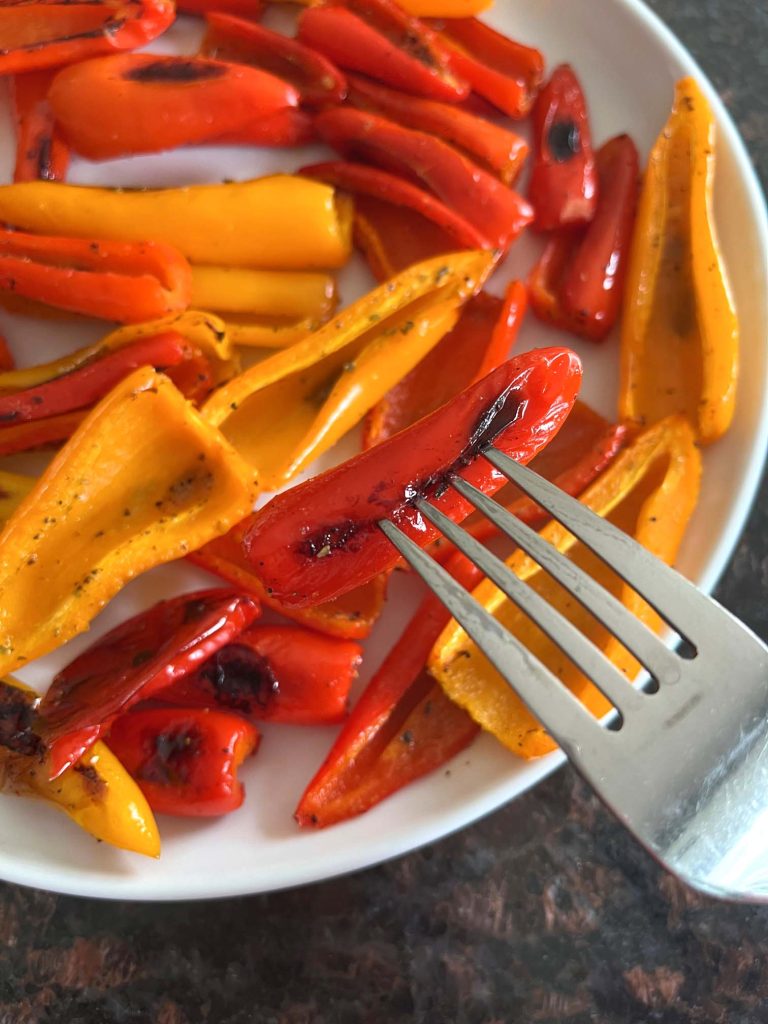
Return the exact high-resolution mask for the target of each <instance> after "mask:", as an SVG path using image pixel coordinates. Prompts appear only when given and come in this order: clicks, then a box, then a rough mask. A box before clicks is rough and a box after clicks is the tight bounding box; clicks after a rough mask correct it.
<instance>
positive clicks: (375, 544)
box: [243, 349, 581, 608]
mask: <svg viewBox="0 0 768 1024" xmlns="http://www.w3.org/2000/svg"><path fill="white" fill-rule="evenodd" d="M580 381H581V364H580V362H579V360H578V357H577V356H576V355H575V354H574V353H573V352H570V351H569V350H568V349H540V350H538V351H536V352H528V353H525V354H524V355H522V356H517V357H516V358H514V359H511V360H510V361H509V362H506V363H503V364H502V365H501V366H500V367H498V368H497V369H496V370H494V371H493V372H492V373H490V374H489V375H488V376H487V377H484V378H483V379H482V380H481V381H478V382H477V383H476V384H473V385H472V386H471V387H469V388H467V389H466V390H465V391H463V392H461V394H459V395H457V396H456V398H454V399H453V401H451V402H449V403H448V404H447V405H444V406H443V407H442V408H441V409H438V410H437V411H436V412H433V413H432V414H431V415H429V416H426V417H425V418H424V419H422V420H420V421H419V422H418V423H416V424H414V425H413V426H412V427H410V428H408V429H407V430H403V431H401V432H400V433H399V434H396V435H395V436H394V437H391V438H390V439H389V440H388V441H384V442H383V443H382V444H380V445H377V446H376V447H375V448H370V449H369V450H368V451H366V452H362V453H361V454H360V455H358V456H356V457H355V458H353V459H350V460H349V461H348V462H345V463H342V464H341V465H340V466H337V467H335V468H334V469H331V470H329V471H327V472H325V473H322V474H321V475H319V476H317V477H314V478H313V479H311V480H308V481H306V482H305V483H303V484H300V485H299V486H298V487H294V488H292V489H291V490H288V491H284V492H283V493H282V494H280V495H278V496H277V497H275V498H273V499H272V501H270V502H269V504H268V505H266V506H265V507H264V508H263V509H261V510H260V511H259V512H256V513H254V515H253V516H252V517H250V519H249V521H248V526H247V527H246V531H245V534H244V538H243V547H244V551H245V556H246V558H248V560H249V561H250V562H251V564H252V565H253V568H254V571H255V572H256V574H257V575H258V576H259V578H260V579H261V581H262V583H263V584H264V585H265V586H266V587H271V588H272V591H273V594H274V596H275V597H277V598H278V600H280V601H282V602H283V603H284V604H286V605H289V606H293V607H298V608H300V607H307V606H308V605H312V604H316V603H318V602H319V601H328V600H331V599H332V598H333V597H337V596H338V595H339V594H343V593H346V592H347V591H348V590H351V589H352V588H353V587H356V586H360V585H361V584H362V583H364V582H365V581H366V580H368V579H371V577H373V576H375V575H377V574H378V573H380V572H385V571H387V570H388V569H391V568H392V567H393V566H394V565H395V564H396V562H397V559H398V554H397V551H396V550H395V548H394V547H393V546H392V545H391V544H390V542H389V541H388V540H387V538H386V537H385V535H384V533H383V532H382V531H381V529H380V528H379V526H378V522H379V520H381V519H388V520H390V522H393V523H394V524H395V525H396V526H397V527H399V529H400V530H401V531H402V532H403V533H405V534H406V535H407V536H408V537H410V538H411V539H413V540H415V541H416V543H418V544H419V545H421V546H422V547H423V546H425V545H426V544H429V543H430V542H431V541H432V540H434V538H435V536H436V535H437V531H436V530H435V528H434V527H433V526H432V525H431V524H429V523H427V522H426V520H425V519H424V517H423V516H422V515H421V513H420V512H419V511H418V509H417V508H416V507H415V499H416V498H425V499H428V500H431V501H432V502H433V504H434V505H435V506H437V507H439V508H440V509H441V510H442V511H443V513H444V514H446V515H447V516H449V518H451V519H453V520H454V521H456V522H459V521H461V520H462V519H464V518H465V517H466V516H467V515H468V514H469V512H470V511H471V507H470V506H469V505H468V504H467V502H466V501H465V500H464V499H463V498H462V497H461V496H460V495H459V494H458V492H456V491H454V490H453V489H452V488H451V487H450V486H449V483H448V481H449V480H450V476H451V474H453V473H456V474H458V475H459V476H461V477H462V478H463V479H466V480H469V481H470V482H471V483H472V484H474V485H475V486H476V487H479V488H480V489H481V490H482V491H484V492H485V493H487V494H492V493H494V492H495V491H496V490H498V489H499V487H500V486H501V485H502V483H503V482H504V478H503V477H502V476H501V474H499V473H498V472H497V471H496V470H495V469H494V468H493V467H492V466H491V464H490V463H489V462H488V461H487V460H486V459H484V458H482V455H481V454H480V453H481V451H482V449H483V448H484V447H485V446H487V445H489V444H491V443H493V444H494V445H496V446H497V447H498V448H499V449H501V450H502V451H505V452H507V453H508V454H509V455H511V457H512V458H514V459H517V460H518V461H520V462H528V461H530V459H532V458H533V456H534V455H536V453H537V452H538V451H539V450H540V449H541V448H543V447H544V446H545V445H546V443H547V442H548V441H549V440H550V438H551V437H553V436H554V434H555V433H556V432H557V430H558V429H559V427H560V425H561V424H562V422H563V420H564V419H565V417H566V416H567V414H568V411H569V410H570V407H571V405H572V404H573V402H574V400H575V398H576V392H577V391H578V388H579V384H580Z"/></svg>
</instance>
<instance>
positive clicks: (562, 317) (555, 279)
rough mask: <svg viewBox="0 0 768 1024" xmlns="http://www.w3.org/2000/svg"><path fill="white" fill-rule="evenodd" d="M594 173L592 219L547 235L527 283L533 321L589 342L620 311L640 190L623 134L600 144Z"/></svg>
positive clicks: (633, 151) (633, 155)
mask: <svg viewBox="0 0 768 1024" xmlns="http://www.w3.org/2000/svg"><path fill="white" fill-rule="evenodd" d="M597 169H598V173H599V181H600V190H599V198H598V202H597V210H596V211H595V216H594V218H593V219H592V220H591V221H590V223H589V224H588V225H587V226H586V227H585V228H581V229H579V228H572V229H571V230H569V231H562V232H559V233H558V234H556V235H553V237H552V238H551V239H550V240H549V242H548V243H547V246H546V248H545V249H544V252H543V253H542V255H541V258H540V259H539V261H538V263H537V264H536V266H535V267H534V268H533V270H532V271H531V275H530V277H529V280H528V287H529V291H530V298H531V307H532V309H533V311H534V313H535V314H536V316H538V317H539V319H541V320H543V321H544V322H545V323H550V324H553V325H554V326H555V327H560V328H562V329H563V330H566V331H570V332H571V333H573V334H578V335H580V336H581V337H582V338H589V339H590V340H591V341H602V340H603V339H604V338H605V337H606V336H607V335H608V334H609V332H610V331H611V329H612V327H613V326H614V324H615V323H616V321H617V319H618V316H619V312H620V310H621V300H622V295H623V290H624V277H625V274H626V269H627V260H628V259H629V247H630V244H631V242H632V230H633V227H634V223H635V210H636V207H637V197H638V193H639V188H640V165H639V156H638V152H637V148H636V146H635V144H634V142H633V141H632V140H631V139H630V138H629V136H628V135H619V136H617V137H616V138H614V139H611V140H610V141H609V142H606V144H605V145H604V146H603V147H602V148H601V149H600V150H599V151H598V153H597Z"/></svg>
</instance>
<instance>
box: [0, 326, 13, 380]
mask: <svg viewBox="0 0 768 1024" xmlns="http://www.w3.org/2000/svg"><path fill="white" fill-rule="evenodd" d="M15 368H16V359H15V358H14V355H13V352H11V347H10V345H9V344H8V339H7V338H6V336H5V335H4V334H2V333H1V332H0V373H4V372H5V371H6V370H14V369H15Z"/></svg>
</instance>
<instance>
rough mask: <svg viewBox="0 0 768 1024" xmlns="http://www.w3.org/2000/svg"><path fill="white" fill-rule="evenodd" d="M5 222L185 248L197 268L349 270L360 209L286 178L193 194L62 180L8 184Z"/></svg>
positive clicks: (194, 188)
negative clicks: (199, 265) (96, 231)
mask: <svg viewBox="0 0 768 1024" xmlns="http://www.w3.org/2000/svg"><path fill="white" fill-rule="evenodd" d="M0 221H2V222H4V223H6V224H10V225H12V226H13V227H16V228H24V229H26V230H28V231H35V232H37V233H38V234H56V235H66V236H68V237H71V238H92V237H93V228H94V225H95V224H98V226H99V232H100V234H101V236H102V237H103V238H108V239H112V240H116V241H123V242H142V241H146V239H148V238H151V239H153V240H154V241H158V242H167V243H168V244H169V245H173V246H175V247H176V248H177V249H178V250H179V251H180V252H182V253H183V254H184V255H185V256H186V257H187V258H188V259H189V260H191V261H192V262H193V263H202V264H206V265H210V264H216V265H218V266H237V267H266V268H269V269H271V270H315V269H326V268H333V267H341V266H343V265H344V264H345V263H346V261H347V259H348V258H349V254H350V251H351V235H352V207H351V205H350V203H349V201H348V200H347V199H345V198H343V197H337V195H336V193H335V192H334V190H333V189H332V188H331V187H329V186H328V185H323V184H321V183H320V182H317V181H310V180H309V179H308V178H299V177H297V176H296V175H288V174H278V175H274V176H272V177H268V178H256V179H254V180H252V181H240V182H227V183H225V184H222V185H191V186H189V187H186V188H165V189H135V190H128V191H123V190H121V189H109V188H96V187H93V186H88V185H64V184H62V183H61V182H50V181H43V182H41V181H34V182H20V183H18V184H15V185H4V186H2V187H0Z"/></svg>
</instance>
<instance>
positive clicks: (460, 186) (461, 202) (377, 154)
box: [315, 107, 533, 250]
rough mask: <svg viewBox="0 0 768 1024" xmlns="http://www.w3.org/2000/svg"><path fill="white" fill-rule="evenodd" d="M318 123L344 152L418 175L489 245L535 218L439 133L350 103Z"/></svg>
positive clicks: (505, 241)
mask: <svg viewBox="0 0 768 1024" xmlns="http://www.w3.org/2000/svg"><path fill="white" fill-rule="evenodd" d="M315 126H316V128H317V130H318V133H319V134H320V136H321V138H323V139H325V141H326V142H328V143H329V144H330V145H331V146H333V147H334V149H337V150H338V151H339V152H340V153H342V154H343V155H344V156H345V157H347V158H357V159H362V160H365V161H370V162H371V163H374V164H378V165H379V166H381V167H384V168H385V169H386V170H389V171H392V172H393V173H395V174H403V173H405V174H406V175H407V176H413V177H415V178H416V179H417V180H418V181H420V182H421V183H423V184H424V185H426V186H427V188H429V189H430V190H431V191H432V192H434V193H435V195H436V196H437V197H438V198H439V199H441V200H442V202H444V203H445V204H446V206H448V207H449V208H450V209H452V210H455V211H456V212H457V213H458V214H459V215H460V216H461V217H463V218H464V219H465V220H466V221H468V222H470V223H472V224H474V225H475V226H476V227H477V229H478V230H479V231H480V233H481V234H482V235H483V237H484V238H485V239H487V244H486V248H487V247H489V246H490V247H491V248H499V249H502V250H505V249H507V248H508V246H509V245H510V244H511V243H512V242H513V241H514V240H515V238H517V236H518V235H519V234H520V232H521V231H522V230H523V228H525V226H526V225H527V224H530V222H531V221H532V219H533V210H532V209H531V207H530V205H529V204H528V203H527V202H526V201H525V200H524V199H523V198H522V197H521V196H519V195H518V194H517V193H516V192H513V191H512V189H510V188H507V186H506V185H503V184H502V183H501V182H500V181H499V179H498V178H495V177H494V176H493V175H492V174H489V173H488V171H484V170H483V169H482V167H478V166H477V164H474V163H472V161H471V160H468V159H467V157H465V156H464V155H463V154H461V153H460V152H459V151H458V150H457V149H454V148H453V146H450V145H449V144H448V143H447V142H443V141H442V139H438V138H436V137H435V136H434V135H427V133H426V132H416V131H412V130H411V129H410V128H402V127H401V126H400V125H398V124H395V123H394V122H392V121H387V120H385V118H383V117H378V116H377V115H375V114H369V113H366V112H363V111H361V110H353V109H351V108H347V107H343V108H337V109H335V110H327V111H324V112H323V113H322V114H319V115H318V117H317V118H316V120H315Z"/></svg>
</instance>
